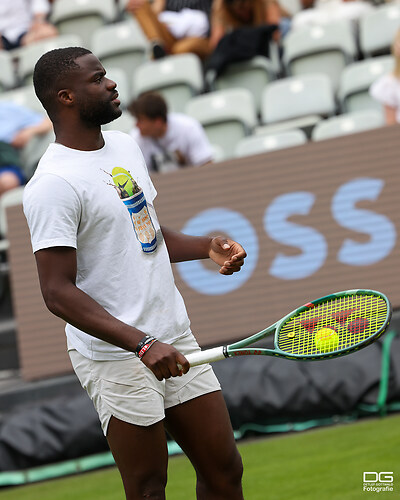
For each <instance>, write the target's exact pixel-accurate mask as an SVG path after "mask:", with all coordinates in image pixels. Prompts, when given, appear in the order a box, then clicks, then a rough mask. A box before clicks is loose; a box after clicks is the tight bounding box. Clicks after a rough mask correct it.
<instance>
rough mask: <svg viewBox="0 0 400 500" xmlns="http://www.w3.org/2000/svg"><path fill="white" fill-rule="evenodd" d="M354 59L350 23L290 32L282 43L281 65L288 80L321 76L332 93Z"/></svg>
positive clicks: (354, 42) (355, 51) (335, 23)
mask: <svg viewBox="0 0 400 500" xmlns="http://www.w3.org/2000/svg"><path fill="white" fill-rule="evenodd" d="M356 56H357V47H356V41H355V36H354V32H353V26H352V25H351V23H350V22H349V21H340V22H332V23H331V24H327V25H326V26H312V27H309V28H303V29H300V30H298V31H292V32H289V33H288V34H287V36H286V37H285V38H284V40H283V63H284V67H285V70H286V74H287V75H288V76H299V75H303V74H309V73H316V72H317V73H324V74H326V75H327V76H329V78H330V79H331V82H332V85H333V89H334V90H336V89H337V87H338V84H339V75H340V73H341V71H342V70H343V68H345V66H346V65H347V64H349V63H350V62H352V61H354V60H355V58H356Z"/></svg>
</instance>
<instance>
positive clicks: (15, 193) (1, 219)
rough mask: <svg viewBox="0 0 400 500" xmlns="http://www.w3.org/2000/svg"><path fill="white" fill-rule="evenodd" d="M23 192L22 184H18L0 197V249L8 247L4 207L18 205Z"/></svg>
mask: <svg viewBox="0 0 400 500" xmlns="http://www.w3.org/2000/svg"><path fill="white" fill-rule="evenodd" d="M23 193H24V186H18V187H16V188H14V189H10V190H9V191H6V192H5V193H3V194H2V196H1V197H0V251H4V250H7V248H8V241H7V217H6V208H7V207H10V206H13V205H20V204H21V203H22V196H23Z"/></svg>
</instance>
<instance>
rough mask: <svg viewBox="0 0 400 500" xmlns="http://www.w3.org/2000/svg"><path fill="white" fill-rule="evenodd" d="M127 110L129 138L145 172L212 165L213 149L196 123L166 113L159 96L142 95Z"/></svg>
mask: <svg viewBox="0 0 400 500" xmlns="http://www.w3.org/2000/svg"><path fill="white" fill-rule="evenodd" d="M128 109H129V112H130V113H131V114H132V115H133V116H134V117H135V118H136V126H135V127H134V128H133V130H132V131H131V136H132V137H133V138H134V139H135V140H136V142H137V143H138V145H139V147H140V149H141V150H142V153H143V156H144V159H145V161H146V164H147V168H148V169H149V171H159V172H168V171H173V170H178V169H179V168H180V167H186V166H189V165H193V166H200V165H204V164H205V163H210V162H212V160H213V149H212V146H211V144H210V142H209V140H208V138H207V136H206V133H205V132H204V129H203V127H202V126H201V125H200V123H199V122H198V121H197V120H195V119H194V118H191V117H190V116H187V115H184V114H182V113H172V112H171V113H169V112H168V109H167V104H166V102H165V100H164V98H163V97H162V96H161V95H160V94H157V93H155V92H146V93H144V94H142V95H140V96H139V97H138V98H137V99H136V100H134V101H133V102H132V103H131V104H130V105H129V107H128Z"/></svg>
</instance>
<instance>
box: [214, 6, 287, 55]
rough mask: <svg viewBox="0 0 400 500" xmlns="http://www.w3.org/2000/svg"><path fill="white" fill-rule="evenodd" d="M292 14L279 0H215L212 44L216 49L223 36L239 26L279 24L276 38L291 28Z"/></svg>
mask: <svg viewBox="0 0 400 500" xmlns="http://www.w3.org/2000/svg"><path fill="white" fill-rule="evenodd" d="M289 18H290V15H289V13H288V12H286V10H285V9H284V8H283V7H281V5H280V4H279V3H278V1H277V0H214V3H213V9H212V15H211V35H210V46H211V49H212V50H214V49H215V48H216V46H217V45H218V43H219V41H220V40H221V38H222V37H223V36H224V35H226V34H228V33H230V32H232V31H233V30H235V29H237V28H243V27H246V26H248V27H256V26H261V25H277V26H278V27H279V30H278V31H276V32H275V39H278V38H279V37H280V36H285V35H286V33H287V32H288V31H289V28H290V19H289Z"/></svg>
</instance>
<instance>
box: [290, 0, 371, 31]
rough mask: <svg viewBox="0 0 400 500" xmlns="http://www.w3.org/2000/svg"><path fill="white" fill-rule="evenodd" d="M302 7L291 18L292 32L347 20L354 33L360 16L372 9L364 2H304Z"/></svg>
mask: <svg viewBox="0 0 400 500" xmlns="http://www.w3.org/2000/svg"><path fill="white" fill-rule="evenodd" d="M303 5H304V6H305V7H307V8H305V10H301V11H300V12H297V13H296V14H295V15H294V16H293V19H292V26H291V29H292V30H297V29H301V28H304V27H310V26H320V25H323V24H329V23H331V22H333V21H342V20H348V21H351V22H353V24H354V25H355V26H354V28H355V31H356V29H357V22H358V20H359V19H360V18H361V16H363V15H364V14H366V13H368V12H370V11H371V10H373V9H374V7H373V5H372V4H371V3H369V2H367V1H364V0H305V1H303Z"/></svg>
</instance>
